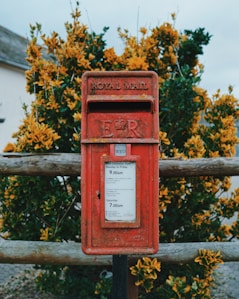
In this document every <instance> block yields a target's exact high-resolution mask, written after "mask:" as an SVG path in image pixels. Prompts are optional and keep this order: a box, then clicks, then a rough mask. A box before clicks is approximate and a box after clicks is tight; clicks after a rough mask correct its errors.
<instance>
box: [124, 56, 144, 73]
mask: <svg viewBox="0 0 239 299" xmlns="http://www.w3.org/2000/svg"><path fill="white" fill-rule="evenodd" d="M127 68H128V70H144V71H147V70H148V68H149V65H148V63H147V62H146V57H137V56H133V57H131V58H129V60H128V63H127Z"/></svg>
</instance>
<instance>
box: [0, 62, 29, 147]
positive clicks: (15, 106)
mask: <svg viewBox="0 0 239 299" xmlns="http://www.w3.org/2000/svg"><path fill="white" fill-rule="evenodd" d="M24 73H25V72H24V70H20V69H18V68H15V67H11V66H8V65H5V64H2V63H0V118H5V121H4V123H0V152H2V151H3V149H4V147H5V146H6V144H7V143H8V142H12V141H13V139H12V138H11V136H12V134H13V133H14V132H16V131H17V130H18V126H19V125H20V124H21V120H22V119H23V118H24V111H23V109H22V105H23V103H25V104H27V105H29V104H30V103H31V101H32V100H33V96H30V95H29V94H28V93H27V92H26V90H25V86H26V79H25V74H24Z"/></svg>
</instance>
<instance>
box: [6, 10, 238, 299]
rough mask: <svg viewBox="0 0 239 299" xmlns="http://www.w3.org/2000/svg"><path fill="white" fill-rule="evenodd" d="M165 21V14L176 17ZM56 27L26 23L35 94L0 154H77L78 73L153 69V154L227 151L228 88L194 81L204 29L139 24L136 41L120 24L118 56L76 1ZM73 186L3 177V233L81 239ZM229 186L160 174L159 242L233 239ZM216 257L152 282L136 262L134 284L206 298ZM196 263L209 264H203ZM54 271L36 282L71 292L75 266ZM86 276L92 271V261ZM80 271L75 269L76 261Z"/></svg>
mask: <svg viewBox="0 0 239 299" xmlns="http://www.w3.org/2000/svg"><path fill="white" fill-rule="evenodd" d="M172 17H173V20H174V19H175V15H173V16H172ZM65 28H66V33H67V36H66V39H65V40H64V39H62V38H61V37H60V36H59V34H58V33H56V32H53V33H52V34H51V35H50V36H46V35H45V34H43V33H42V29H41V26H40V25H39V24H36V25H35V26H31V40H30V42H29V46H28V49H27V61H28V63H29V65H30V69H29V70H28V71H27V72H26V80H27V86H26V88H27V91H28V92H29V93H31V94H34V95H35V100H34V101H33V103H32V105H31V107H28V109H27V108H26V117H25V119H24V120H23V124H22V125H21V126H20V127H19V130H18V131H17V132H16V133H14V135H13V137H14V138H15V142H14V143H12V144H8V145H7V146H6V149H5V150H6V151H17V152H47V151H50V152H80V138H81V76H82V74H83V73H84V72H85V71H86V70H91V71H93V70H98V71H100V70H102V71H103V70H116V71H118V70H153V71H155V72H157V74H158V78H159V82H158V86H159V93H160V98H159V101H160V113H159V119H160V151H159V157H160V158H161V159H164V158H180V159H188V158H208V157H210V158H212V157H231V156H233V155H235V146H236V144H237V142H238V139H237V137H236V128H235V121H236V120H237V119H238V115H239V113H238V101H237V99H236V98H235V97H234V96H233V90H232V88H231V87H229V90H228V94H221V93H220V91H217V92H216V93H215V95H213V97H212V98H210V97H209V96H208V94H207V91H206V90H204V89H202V88H200V86H199V83H200V79H201V76H202V74H203V66H202V65H201V64H200V62H199V55H201V54H203V46H205V45H207V44H208V43H209V41H210V35H209V34H208V33H206V32H205V30H204V29H203V28H199V29H196V30H194V31H192V30H185V31H184V32H179V31H178V30H176V28H175V27H174V25H173V24H171V23H169V22H167V23H163V24H162V25H160V26H157V27H155V28H152V29H151V30H147V29H146V28H141V29H140V34H141V35H140V37H139V38H136V37H135V36H132V35H130V34H129V32H128V31H127V30H121V29H119V32H118V33H119V36H120V38H121V39H122V42H123V43H124V50H123V52H122V54H120V55H117V54H116V52H115V50H114V49H113V48H107V47H106V43H105V41H104V34H105V32H106V31H107V29H108V28H107V27H105V28H103V33H101V34H96V33H94V32H89V31H88V28H87V26H85V25H84V24H81V22H80V12H79V10H78V7H77V8H76V10H75V11H74V12H72V23H69V22H67V23H66V24H65ZM27 110H29V111H27ZM79 186H80V182H79V178H77V177H55V178H45V177H37V176H36V177H21V176H13V177H2V178H1V184H0V195H1V206H0V208H1V213H0V215H1V219H0V229H1V232H2V234H3V233H5V235H4V236H5V237H6V238H11V239H22V240H42V241H63V240H66V241H69V240H71V241H76V242H80V229H79V214H80V212H79V207H80V190H79ZM229 188H230V178H229V177H225V176H217V177H213V176H207V177H187V178H182V177H180V178H160V193H159V218H160V242H198V241H201V242H203V241H224V240H231V239H233V238H238V235H239V221H238V220H236V221H235V222H234V223H233V224H232V225H224V224H223V219H224V218H230V217H231V216H233V215H234V213H235V211H237V210H238V208H239V190H235V191H234V192H233V193H232V196H231V197H225V193H224V192H225V191H228V190H229ZM201 256H203V257H201ZM217 256H218V255H217V254H216V256H215V255H214V253H211V252H202V253H201V254H200V255H199V257H198V258H197V259H196V260H195V262H194V263H190V264H180V265H164V264H162V265H161V271H160V275H158V276H157V278H156V271H159V265H158V264H157V262H156V261H154V260H151V259H149V258H145V259H143V260H139V261H138V263H137V264H136V265H135V266H133V267H132V268H131V271H132V274H133V275H136V276H137V277H138V278H139V279H138V280H137V284H138V285H142V286H143V287H144V288H145V290H146V292H143V291H142V294H141V297H142V298H154V297H153V296H155V297H156V298H158V297H159V296H161V298H165V299H167V298H168V299H169V298H211V297H210V289H209V286H211V283H212V280H211V271H212V269H213V267H214V266H215V264H216V263H219V262H221V260H220V258H219V257H217ZM210 259H212V261H213V262H211V260H210ZM204 261H206V264H207V263H208V261H209V266H206V264H205V263H204ZM152 263H153V264H152ZM58 269H59V268H58ZM62 271H63V270H62V269H61V270H60V271H58V270H57V271H56V269H55V268H54V267H47V269H46V273H45V274H44V275H42V276H41V277H39V278H38V280H37V283H38V285H40V286H41V288H44V289H45V290H48V291H52V292H58V293H59V292H60V293H65V294H70V292H72V290H74V287H72V281H74V282H75V280H74V279H73V276H74V273H76V272H75V271H72V268H71V267H66V268H64V271H63V272H64V275H63V276H62ZM95 271H96V270H95ZM89 272H90V273H92V268H91V267H90V270H89ZM96 272H97V271H96ZM72 273H73V274H72ZM79 273H81V274H80V275H82V273H83V272H82V267H80V270H79ZM198 273H199V274H198ZM62 277H64V280H62ZM85 277H86V275H85V274H84V278H85ZM51 281H52V282H54V283H51ZM84 281H85V280H84ZM94 281H95V282H96V281H97V279H95V280H94ZM153 281H154V287H153V285H152V282H153ZM89 282H92V280H91V277H90V278H89ZM76 284H77V283H76ZM84 285H85V286H86V284H84ZM89 285H90V283H89ZM67 286H68V287H67ZM69 286H71V287H69ZM76 289H77V292H78V293H77V294H78V295H79V294H81V296H83V297H84V298H90V296H92V298H94V297H93V296H95V295H94V290H92V294H91V295H90V293H89V294H88V295H86V294H85V293H84V295H82V294H83V293H81V292H83V291H84V292H85V290H86V289H87V288H85V290H79V288H76ZM149 290H151V292H150V293H147V291H149ZM79 296H80V295H79ZM87 296H88V297H87Z"/></svg>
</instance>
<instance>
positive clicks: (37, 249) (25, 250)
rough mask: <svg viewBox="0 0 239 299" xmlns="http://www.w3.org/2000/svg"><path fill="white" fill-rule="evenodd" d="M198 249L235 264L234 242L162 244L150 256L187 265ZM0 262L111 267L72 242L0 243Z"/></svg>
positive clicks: (237, 258) (107, 258)
mask: <svg viewBox="0 0 239 299" xmlns="http://www.w3.org/2000/svg"><path fill="white" fill-rule="evenodd" d="M200 249H209V250H213V251H220V252H221V255H222V257H223V260H224V261H225V262H227V261H239V250H238V242H195V243H164V244H160V245H159V251H158V252H157V253H156V254H154V255H152V257H157V258H158V260H160V261H161V262H164V263H176V264H177V263H187V262H190V261H193V260H194V258H195V257H197V256H198V251H199V250H200ZM140 256H142V255H140ZM138 257H139V256H136V255H134V256H133V257H131V258H135V259H137V258H138ZM129 258H130V256H129ZM0 263H7V264H9V263H15V264H39V265H43V264H51V265H97V266H100V265H111V264H112V255H85V254H84V253H83V252H82V250H81V244H80V243H74V242H69V243H59V242H42V241H0Z"/></svg>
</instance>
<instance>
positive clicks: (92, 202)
mask: <svg viewBox="0 0 239 299" xmlns="http://www.w3.org/2000/svg"><path fill="white" fill-rule="evenodd" d="M158 116H159V115H158V77H157V74H156V73H154V72H141V71H140V72H138V71H137V72H136V71H135V72H126V71H122V72H111V71H110V72H86V73H85V74H84V75H83V77H82V147H81V151H82V170H81V175H82V177H81V192H82V223H81V230H82V249H83V251H84V252H85V253H87V254H151V253H155V252H157V250H158V236H159V231H158V230H159V229H158V182H159V179H158V178H159V173H158V130H159V123H158Z"/></svg>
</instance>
